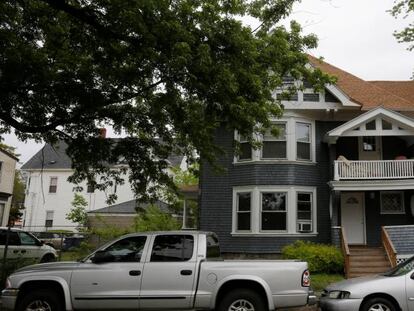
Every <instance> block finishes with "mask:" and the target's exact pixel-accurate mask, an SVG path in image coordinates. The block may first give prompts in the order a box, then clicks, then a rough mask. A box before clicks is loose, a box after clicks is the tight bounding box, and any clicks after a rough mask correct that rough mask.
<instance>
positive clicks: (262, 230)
mask: <svg viewBox="0 0 414 311" xmlns="http://www.w3.org/2000/svg"><path fill="white" fill-rule="evenodd" d="M263 193H285V194H286V195H285V198H286V203H285V205H286V210H285V211H283V212H280V211H265V212H267V213H277V214H282V213H283V214H285V215H286V230H264V229H263V228H262V225H263V223H262V217H263ZM288 230H289V190H284V191H264V190H261V189H259V231H260V232H261V233H267V232H272V233H287V232H288Z"/></svg>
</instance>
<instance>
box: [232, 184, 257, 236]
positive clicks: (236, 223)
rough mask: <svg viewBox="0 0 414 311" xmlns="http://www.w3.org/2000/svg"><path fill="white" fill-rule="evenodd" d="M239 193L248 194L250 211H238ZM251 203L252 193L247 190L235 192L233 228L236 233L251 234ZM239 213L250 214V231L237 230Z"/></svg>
mask: <svg viewBox="0 0 414 311" xmlns="http://www.w3.org/2000/svg"><path fill="white" fill-rule="evenodd" d="M240 193H250V211H239V200H238V194H240ZM252 203H253V193H252V192H251V191H249V190H246V191H237V192H236V196H235V203H234V206H235V223H234V228H235V230H236V231H237V232H251V231H252ZM239 213H246V214H247V213H249V214H250V230H238V225H239V222H238V215H239Z"/></svg>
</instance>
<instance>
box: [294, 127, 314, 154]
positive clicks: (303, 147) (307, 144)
mask: <svg viewBox="0 0 414 311" xmlns="http://www.w3.org/2000/svg"><path fill="white" fill-rule="evenodd" d="M296 159H297V160H311V159H312V157H311V125H310V124H309V123H303V122H296Z"/></svg>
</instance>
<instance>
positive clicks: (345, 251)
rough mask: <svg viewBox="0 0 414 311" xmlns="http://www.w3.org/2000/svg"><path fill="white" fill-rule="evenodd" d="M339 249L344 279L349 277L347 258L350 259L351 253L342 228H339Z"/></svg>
mask: <svg viewBox="0 0 414 311" xmlns="http://www.w3.org/2000/svg"><path fill="white" fill-rule="evenodd" d="M341 248H342V254H343V255H344V272H345V278H348V277H349V257H351V253H350V251H349V246H348V241H347V239H346V234H345V229H344V227H341Z"/></svg>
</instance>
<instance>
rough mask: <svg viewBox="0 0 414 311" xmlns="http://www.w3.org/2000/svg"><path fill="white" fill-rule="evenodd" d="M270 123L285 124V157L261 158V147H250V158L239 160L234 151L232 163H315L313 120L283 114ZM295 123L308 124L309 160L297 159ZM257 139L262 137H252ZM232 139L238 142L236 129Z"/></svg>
mask: <svg viewBox="0 0 414 311" xmlns="http://www.w3.org/2000/svg"><path fill="white" fill-rule="evenodd" d="M271 121H272V123H274V124H278V123H285V124H286V133H285V136H286V158H285V159H263V158H262V148H259V149H254V148H253V147H252V158H251V159H250V160H239V159H238V156H237V155H236V153H234V159H233V163H234V164H242V163H252V162H257V163H285V164H289V163H295V164H315V163H316V144H315V142H316V137H315V132H316V129H315V121H314V120H309V119H305V118H300V117H297V116H285V117H283V118H280V119H274V120H271ZM296 123H305V124H309V125H310V131H311V132H310V148H311V150H310V152H311V159H310V160H302V159H297V150H296V149H297V147H296ZM253 138H254V139H257V140H258V141H262V140H263V137H253ZM234 139H235V140H236V141H239V142H240V135H239V133H238V132H237V131H234Z"/></svg>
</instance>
